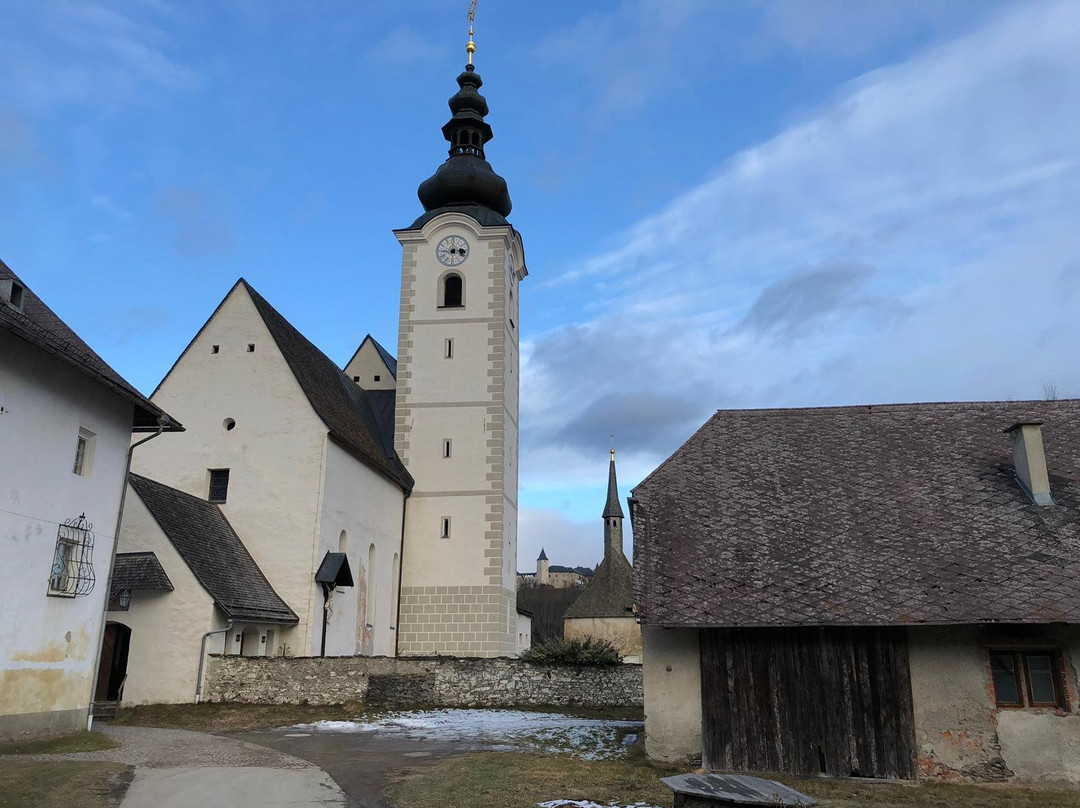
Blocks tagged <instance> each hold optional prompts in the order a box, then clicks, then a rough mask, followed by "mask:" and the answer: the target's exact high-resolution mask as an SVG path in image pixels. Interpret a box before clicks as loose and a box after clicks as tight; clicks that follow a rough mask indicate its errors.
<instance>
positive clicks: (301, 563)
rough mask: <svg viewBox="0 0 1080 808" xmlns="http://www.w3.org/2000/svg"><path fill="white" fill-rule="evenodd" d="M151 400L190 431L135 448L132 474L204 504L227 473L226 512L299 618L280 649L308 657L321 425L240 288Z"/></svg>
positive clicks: (314, 616) (317, 614)
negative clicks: (229, 425) (221, 472)
mask: <svg viewBox="0 0 1080 808" xmlns="http://www.w3.org/2000/svg"><path fill="white" fill-rule="evenodd" d="M215 345H216V346H218V350H217V353H214V351H213V346H215ZM249 345H254V346H255V349H254V350H253V351H249V350H248V346H249ZM153 400H154V402H155V403H157V404H159V405H160V406H162V407H163V408H164V409H165V410H166V411H167V412H169V413H170V414H172V415H173V416H174V417H175V418H176V419H177V420H179V421H180V422H181V423H183V424H184V426H185V428H186V429H187V431H186V432H185V433H184V434H182V435H179V436H176V438H175V439H174V440H166V439H162V440H157V441H153V442H151V443H149V444H147V445H146V447H143V448H141V449H140V450H139V451H137V452H136V454H135V462H134V470H135V471H137V472H138V473H140V474H145V475H146V476H147V477H150V478H152V479H155V480H159V481H160V482H163V483H165V484H166V485H170V486H173V487H174V488H178V489H180V490H181V491H186V492H187V493H189V494H193V495H195V496H199V497H203V498H206V497H207V494H208V487H209V471H208V470H209V469H216V468H228V469H229V470H230V474H229V492H228V498H227V501H226V502H225V503H224V504H223V505H222V506H221V507H222V511H223V512H224V513H225V515H226V516H227V517H228V519H229V521H230V522H231V523H232V526H233V527H234V528H235V530H236V532H237V534H238V535H239V536H240V538H241V540H242V541H243V542H244V544H245V546H246V547H247V548H248V550H249V552H250V553H251V555H252V557H253V558H254V559H255V562H256V563H257V564H258V565H259V567H260V568H261V569H262V571H263V573H264V574H265V575H266V577H267V579H268V580H269V581H270V584H271V585H272V586H273V587H274V589H275V590H276V591H277V593H278V594H279V595H281V597H282V598H283V599H284V600H285V601H286V602H287V603H288V604H289V606H290V607H291V608H292V609H293V611H295V612H296V613H297V615H299V617H300V624H299V626H297V627H295V628H290V629H282V631H281V634H280V635H279V636H278V637H277V642H278V643H282V642H283V643H285V644H286V645H288V646H289V647H290V648H291V649H292V652H293V653H301V652H302V651H301V649H310V648H311V646H312V636H313V635H314V634H316V633H317V631H318V629H319V624H318V621H319V620H320V619H321V609H322V604H321V597H320V599H319V603H318V606H317V611H314V612H313V608H314V605H315V604H314V591H313V587H314V583H313V582H314V576H315V569H314V568H313V567H312V545H313V544H314V543H315V542H316V541H317V539H318V536H317V534H316V533H315V530H316V522H317V517H318V513H319V508H320V487H321V482H322V471H323V463H324V458H323V452H324V446H325V443H326V438H325V436H326V427H325V425H324V424H323V423H322V421H321V420H320V419H319V418H318V417H317V416H316V415H315V413H314V411H313V410H312V409H311V405H310V404H309V403H308V400H307V398H306V397H305V396H304V393H303V391H302V390H301V389H300V386H299V385H298V384H297V382H296V379H295V378H294V376H293V374H292V372H291V371H290V370H289V367H288V364H287V363H286V362H285V359H284V357H282V355H281V353H280V352H279V351H278V349H277V345H276V344H275V343H274V341H273V338H272V337H271V336H270V333H269V331H268V330H267V329H266V326H265V324H264V323H263V321H262V318H261V317H260V316H259V314H258V312H257V311H256V310H255V306H254V304H253V303H252V301H251V298H250V296H249V295H248V293H247V291H246V290H245V289H244V287H243V286H237V287H236V288H235V289H234V290H233V291H232V293H231V294H230V295H229V296H228V297H227V298H226V300H225V301H224V302H223V303H222V305H221V306H220V308H219V309H218V311H217V312H216V313H215V314H214V316H213V317H212V318H211V319H210V321H209V322H208V323H207V324H206V326H205V327H204V328H203V330H202V331H201V332H200V333H199V334H198V335H197V336H196V338H195V340H194V342H193V343H192V344H191V346H190V347H189V348H188V349H187V351H186V352H185V353H184V355H182V356H181V357H180V359H179V360H177V363H176V365H175V367H174V368H173V369H172V371H171V372H170V373H169V375H168V376H167V377H166V378H165V380H164V381H163V382H162V384H161V386H160V387H159V389H158V390H157V391H156V392H155V394H154V396H153ZM225 419H232V420H233V421H235V426H234V427H233V429H231V430H228V429H226V427H225ZM312 623H314V626H312ZM304 652H306V651H304Z"/></svg>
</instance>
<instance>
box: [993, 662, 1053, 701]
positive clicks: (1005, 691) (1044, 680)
mask: <svg viewBox="0 0 1080 808" xmlns="http://www.w3.org/2000/svg"><path fill="white" fill-rule="evenodd" d="M1062 669H1063V664H1062V656H1061V652H1060V651H1057V650H1037V651H1034V650H1033V651H1015V650H1012V651H1001V650H992V651H990V674H991V676H992V678H993V682H994V702H995V703H996V704H997V706H998V707H1052V708H1056V709H1066V707H1067V705H1066V703H1065V695H1064V688H1062V682H1061V671H1062Z"/></svg>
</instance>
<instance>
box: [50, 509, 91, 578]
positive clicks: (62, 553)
mask: <svg viewBox="0 0 1080 808" xmlns="http://www.w3.org/2000/svg"><path fill="white" fill-rule="evenodd" d="M93 560H94V526H93V524H91V523H90V522H88V521H86V514H85V513H83V514H80V515H79V516H78V517H77V518H74V519H68V520H66V521H65V522H64V523H63V524H62V525H60V527H59V528H58V530H57V532H56V549H55V550H54V551H53V563H52V570H51V571H50V573H49V592H48V594H49V595H51V596H53V597H63V598H78V597H82V596H83V595H89V594H90V593H91V592H93V591H94V584H95V583H97V578H96V577H95V575H94V563H93Z"/></svg>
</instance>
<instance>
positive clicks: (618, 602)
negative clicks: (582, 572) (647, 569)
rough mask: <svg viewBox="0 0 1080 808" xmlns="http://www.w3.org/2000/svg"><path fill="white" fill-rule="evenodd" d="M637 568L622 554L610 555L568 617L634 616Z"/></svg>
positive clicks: (568, 613) (591, 579)
mask: <svg viewBox="0 0 1080 808" xmlns="http://www.w3.org/2000/svg"><path fill="white" fill-rule="evenodd" d="M633 608H634V569H633V567H631V566H630V562H629V561H627V560H626V556H625V555H623V554H622V553H621V552H615V553H609V554H608V556H607V557H606V558H605V559H604V560H603V561H602V562H601V563H600V566H599V567H597V568H596V572H595V573H593V576H592V577H591V578H590V579H589V583H588V585H586V587H585V589H584V590H582V592H581V597H579V598H578V599H577V600H575V601H574V602H573V604H572V605H571V606H570V608H569V609H567V610H566V617H567V618H572V617H633V616H634V612H633Z"/></svg>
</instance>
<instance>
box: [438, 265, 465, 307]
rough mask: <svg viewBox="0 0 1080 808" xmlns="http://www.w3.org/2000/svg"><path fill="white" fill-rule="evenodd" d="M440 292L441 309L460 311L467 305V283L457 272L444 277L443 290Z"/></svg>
mask: <svg viewBox="0 0 1080 808" xmlns="http://www.w3.org/2000/svg"><path fill="white" fill-rule="evenodd" d="M439 291H440V292H441V294H440V295H439V297H440V298H441V299H440V300H439V308H442V309H460V308H462V307H463V306H464V305H465V282H464V281H463V280H462V278H461V276H460V275H458V274H457V273H456V272H451V273H449V274H447V275H445V276H444V277H443V280H442V289H440V290H439Z"/></svg>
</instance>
